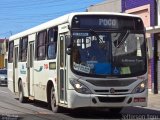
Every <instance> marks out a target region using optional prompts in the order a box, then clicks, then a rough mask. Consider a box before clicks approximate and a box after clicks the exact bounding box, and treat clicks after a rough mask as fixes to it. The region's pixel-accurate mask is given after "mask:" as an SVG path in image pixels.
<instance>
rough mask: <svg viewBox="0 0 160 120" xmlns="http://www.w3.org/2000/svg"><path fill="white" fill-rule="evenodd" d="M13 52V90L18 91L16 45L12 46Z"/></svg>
mask: <svg viewBox="0 0 160 120" xmlns="http://www.w3.org/2000/svg"><path fill="white" fill-rule="evenodd" d="M13 54H14V56H13V90H14V92H18V46H14V52H13Z"/></svg>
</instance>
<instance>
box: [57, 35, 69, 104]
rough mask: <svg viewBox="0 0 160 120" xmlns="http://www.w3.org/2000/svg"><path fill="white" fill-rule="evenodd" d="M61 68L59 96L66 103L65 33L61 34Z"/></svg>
mask: <svg viewBox="0 0 160 120" xmlns="http://www.w3.org/2000/svg"><path fill="white" fill-rule="evenodd" d="M59 58H60V63H59V64H60V69H59V72H58V73H59V75H58V76H59V77H58V78H59V98H60V102H61V103H65V102H66V101H67V100H66V99H67V98H66V55H65V35H64V34H60V52H59Z"/></svg>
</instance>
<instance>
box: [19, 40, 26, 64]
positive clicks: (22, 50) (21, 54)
mask: <svg viewBox="0 0 160 120" xmlns="http://www.w3.org/2000/svg"><path fill="white" fill-rule="evenodd" d="M19 48H20V50H19V61H21V62H25V61H26V60H27V48H28V37H23V38H22V39H20V44H19Z"/></svg>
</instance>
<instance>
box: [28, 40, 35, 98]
mask: <svg viewBox="0 0 160 120" xmlns="http://www.w3.org/2000/svg"><path fill="white" fill-rule="evenodd" d="M33 60H34V42H29V45H28V58H27V79H28V96H34V91H33V84H34V76H33V75H34V74H33V63H34V62H33Z"/></svg>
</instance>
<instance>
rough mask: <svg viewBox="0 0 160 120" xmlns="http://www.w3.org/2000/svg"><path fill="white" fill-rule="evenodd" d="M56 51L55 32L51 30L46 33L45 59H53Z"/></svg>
mask: <svg viewBox="0 0 160 120" xmlns="http://www.w3.org/2000/svg"><path fill="white" fill-rule="evenodd" d="M56 50H57V31H56V30H55V29H53V28H51V29H49V31H48V43H47V59H55V58H56Z"/></svg>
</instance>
